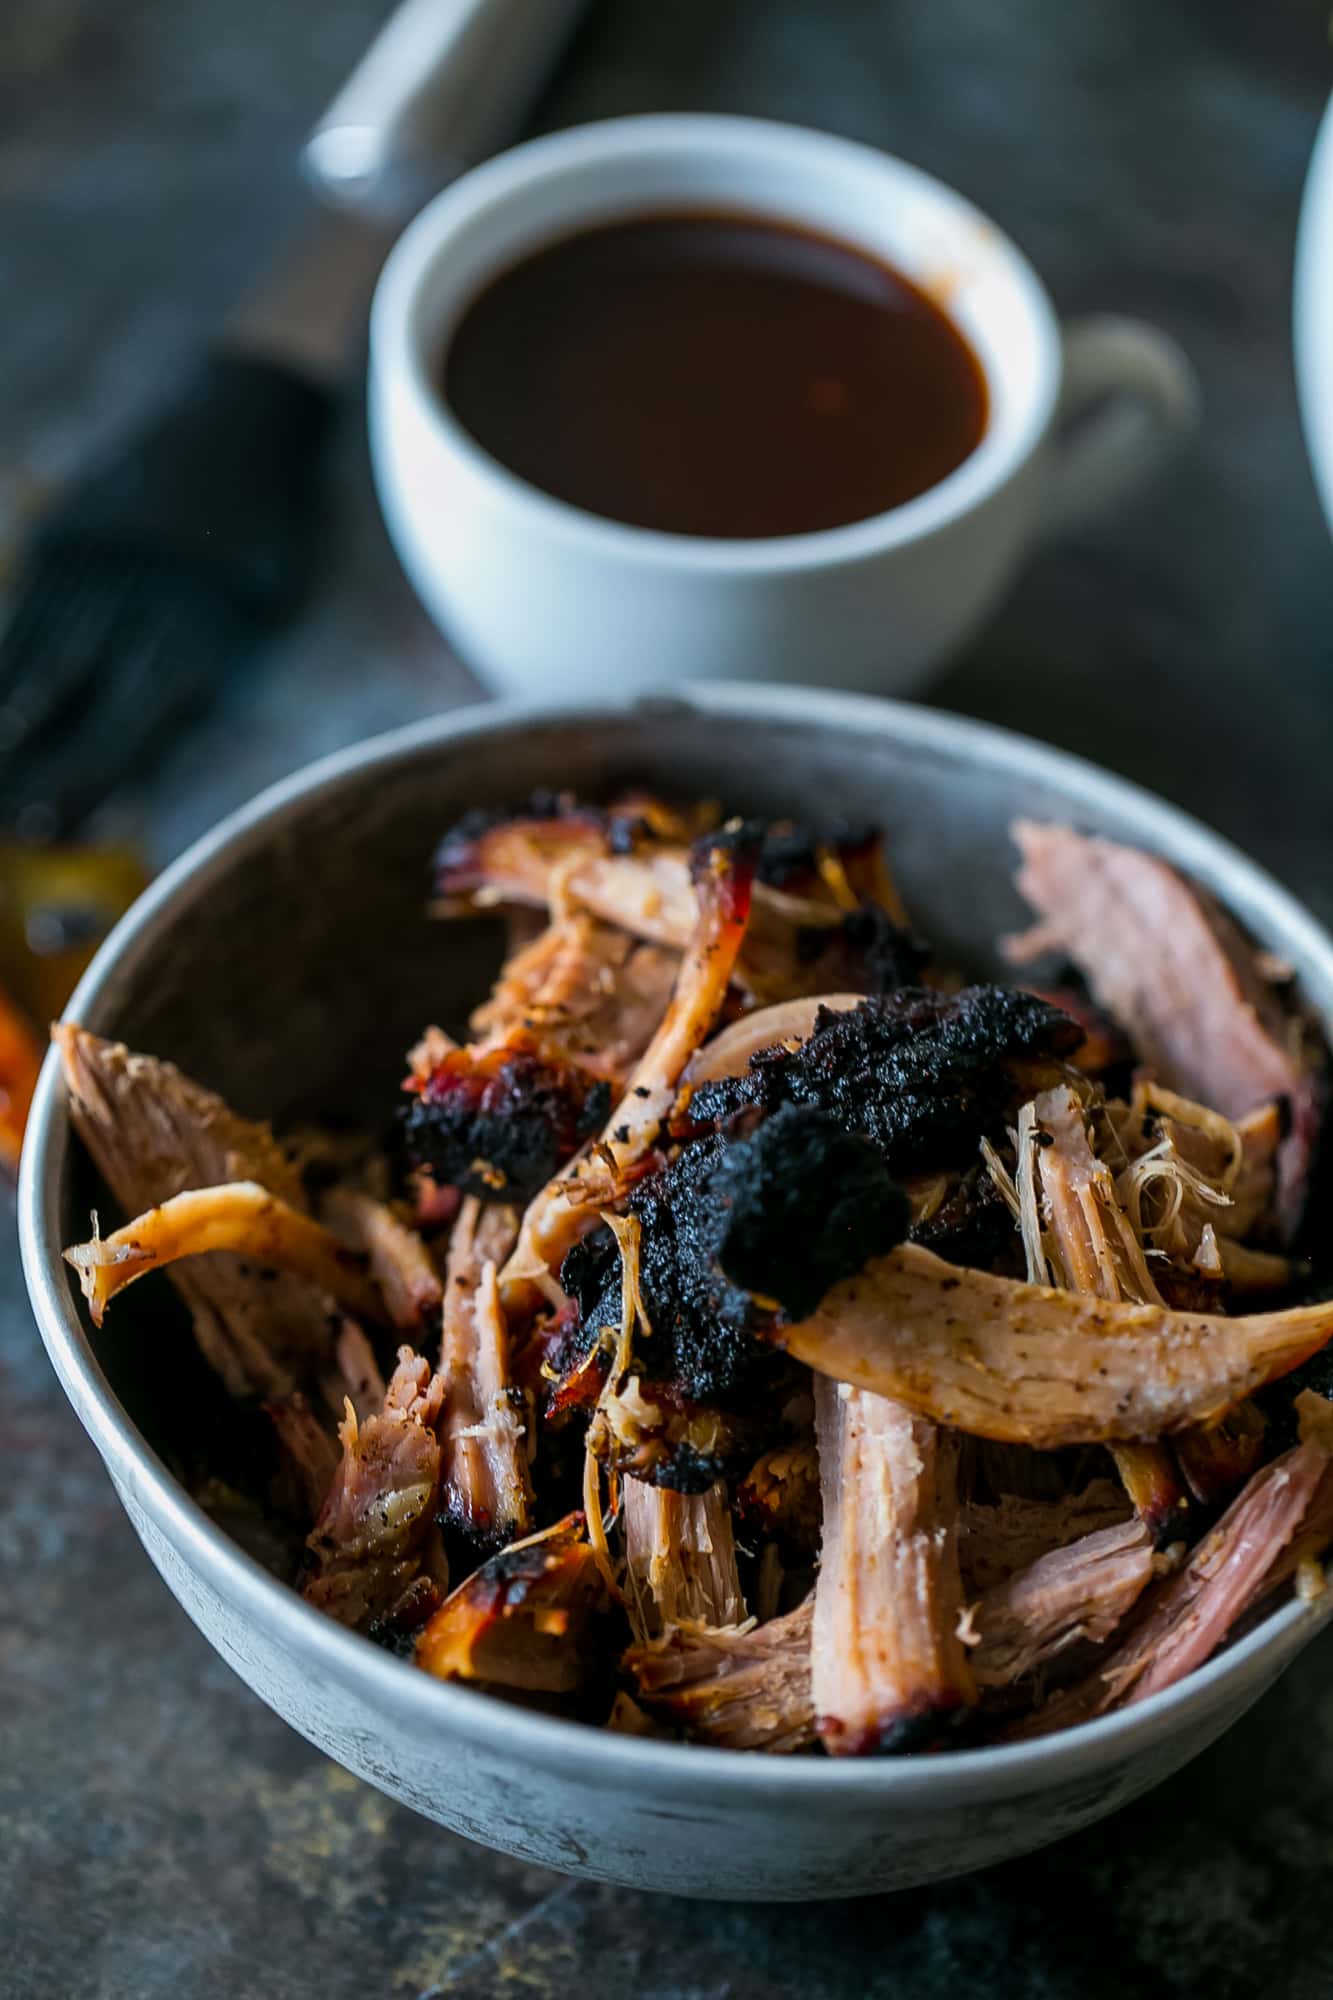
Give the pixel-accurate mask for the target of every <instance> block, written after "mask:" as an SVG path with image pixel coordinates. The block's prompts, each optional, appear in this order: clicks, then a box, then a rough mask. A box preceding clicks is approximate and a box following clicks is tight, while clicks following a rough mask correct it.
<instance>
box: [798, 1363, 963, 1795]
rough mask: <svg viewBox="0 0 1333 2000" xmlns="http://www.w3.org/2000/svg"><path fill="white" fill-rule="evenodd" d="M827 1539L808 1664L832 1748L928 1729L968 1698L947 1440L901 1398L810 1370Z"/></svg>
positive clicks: (911, 1741) (924, 1734) (922, 1737)
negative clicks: (871, 1392) (828, 1378)
mask: <svg viewBox="0 0 1333 2000" xmlns="http://www.w3.org/2000/svg"><path fill="white" fill-rule="evenodd" d="M815 1426H816V1432H817V1435H818V1439H819V1464H820V1483H821V1485H822V1487H823V1494H824V1540H823V1549H822V1552H821V1556H820V1566H819V1580H818V1583H817V1584H816V1587H815V1609H814V1622H813V1626H812V1633H811V1674H812V1686H813V1692H814V1703H815V1711H816V1713H817V1715H818V1718H819V1724H818V1726H819V1733H820V1735H821V1736H822V1737H823V1740H824V1743H825V1746H826V1748H827V1749H828V1750H829V1751H830V1752H832V1754H834V1755H835V1756H848V1755H850V1756H857V1755H863V1754H865V1753H866V1752H867V1751H880V1750H893V1749H899V1748H903V1749H905V1748H910V1747H913V1746H914V1745H916V1744H920V1743H923V1742H926V1741H930V1740H933V1739H934V1738H935V1737H937V1736H938V1734H939V1731H940V1728H941V1725H942V1724H944V1723H945V1722H946V1721H947V1720H948V1719H949V1718H950V1717H951V1716H952V1715H953V1713H954V1712H955V1711H956V1710H958V1709H960V1708H963V1707H966V1706H968V1705H970V1704H971V1703H972V1702H974V1701H975V1699H976V1690H975V1686H974V1683H973V1680H972V1675H971V1673H970V1671H969V1669H968V1665H967V1661H966V1657H965V1654H964V1651H963V1647H962V1645H961V1644H960V1641H959V1638H958V1628H959V1625H960V1622H961V1618H962V1610H963V1598H962V1583H961V1579H960V1576H959V1569H958V1544H957V1490H956V1482H955V1453H954V1446H953V1443H952V1441H951V1440H950V1439H949V1438H947V1437H945V1436H943V1435H942V1434H941V1433H940V1432H939V1431H938V1430H937V1429H936V1428H935V1426H934V1425H932V1424H929V1423H926V1422H924V1421H923V1420H922V1419H921V1418H920V1417H917V1416H914V1415H913V1413H912V1412H911V1411H910V1410H906V1409H904V1408H903V1407H902V1406H901V1405H900V1404H897V1403H893V1402H889V1401H887V1400H885V1399H884V1398H883V1397H879V1396H873V1395H867V1394H866V1393H865V1392H864V1391H863V1390H858V1389H849V1388H846V1387H844V1386H843V1385H841V1384H836V1383H832V1382H829V1381H826V1380H822V1379H821V1380H819V1381H817V1382H816V1384H815Z"/></svg>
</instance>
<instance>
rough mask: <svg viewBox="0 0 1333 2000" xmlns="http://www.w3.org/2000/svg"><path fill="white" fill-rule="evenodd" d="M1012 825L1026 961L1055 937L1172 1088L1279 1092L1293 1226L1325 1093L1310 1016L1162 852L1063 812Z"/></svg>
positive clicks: (1244, 1107) (1284, 1189)
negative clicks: (1094, 832) (1282, 992)
mask: <svg viewBox="0 0 1333 2000" xmlns="http://www.w3.org/2000/svg"><path fill="white" fill-rule="evenodd" d="M1013 834H1014V839H1015V841H1016V842H1017V844H1018V847H1019V851H1020V853H1021V855H1022V867H1021V869H1020V870H1019V874H1018V878H1017V879H1018V887H1019V889H1020V890H1021V891H1022V893H1023V895H1024V896H1025V897H1026V899H1027V901H1028V902H1029V903H1030V904H1031V905H1032V907H1033V909H1034V910H1035V911H1036V912H1037V916H1038V922H1037V925H1036V927H1035V928H1034V929H1033V930H1031V931H1029V932H1028V933H1027V934H1026V935H1025V936H1024V937H1021V938H1016V939H1013V940H1012V941H1011V943H1010V953H1011V956H1012V957H1014V958H1015V959H1016V960H1017V961H1019V962H1020V963H1026V962H1027V961H1028V960H1030V959H1032V958H1035V957H1039V956H1041V954H1043V953H1044V952H1048V951H1050V950H1053V949H1054V950H1058V951H1060V952H1062V953H1064V954H1065V955H1067V956H1068V957H1070V958H1072V959H1073V960H1074V962H1075V963H1076V964H1077V966H1078V967H1079V970H1080V971H1081V972H1082V973H1083V974H1084V976H1085V977H1086V979H1087V980H1088V983H1089V985H1090V986H1091V987H1092V990H1093V992H1094V994H1095V995H1096V996H1097V998H1098V1000H1100V1001H1101V1003H1102V1004H1103V1005H1104V1006H1105V1007H1106V1008H1108V1009H1109V1011H1110V1012H1111V1014H1112V1015H1113V1016H1114V1017H1115V1019H1116V1020H1117V1021H1118V1022H1119V1023H1120V1025H1121V1026H1122V1027H1123V1028H1124V1029H1125V1030H1126V1031H1127V1033H1128V1034H1129V1037H1130V1039H1131V1041H1132V1042H1133V1044H1134V1046H1135V1048H1136V1049H1137V1050H1138V1052H1139V1055H1140V1056H1141V1058H1142V1059H1143V1060H1144V1061H1145V1062H1147V1063H1148V1064H1150V1065H1151V1067H1152V1068H1153V1069H1154V1070H1155V1071H1156V1073H1157V1075H1158V1077H1159V1078H1160V1080H1161V1081H1162V1082H1163V1083H1164V1084H1166V1085H1167V1087H1168V1088H1169V1089H1172V1090H1179V1091H1182V1092H1183V1093H1184V1094H1185V1095H1186V1096H1187V1097H1191V1098H1196V1099H1197V1100H1198V1101H1199V1102H1200V1103H1203V1104H1208V1105H1211V1106H1213V1107H1214V1109H1216V1110H1218V1111H1221V1112H1222V1113H1223V1114H1224V1115H1225V1116H1226V1117H1228V1118H1240V1117H1242V1116H1244V1114H1245V1113H1246V1112H1249V1111H1253V1110H1254V1109H1255V1108H1256V1106H1259V1105H1261V1104H1263V1103H1265V1102H1266V1101H1267V1100H1269V1099H1281V1100H1284V1101H1285V1102H1286V1104H1287V1106H1288V1108H1289V1114H1290V1132H1289V1136H1288V1138H1287V1139H1286V1141H1285V1142H1284V1145H1283V1148H1282V1154H1281V1158H1280V1162H1279V1179H1280V1192H1279V1207H1280V1210H1281V1214H1282V1219H1283V1222H1284V1226H1285V1227H1286V1229H1287V1230H1288V1232H1290V1230H1291V1229H1293V1228H1294V1227H1295V1224H1296V1222H1297V1221H1298V1220H1299V1215H1300V1209H1301V1206H1302V1203H1303V1199H1304V1188H1305V1181H1306V1176H1307V1173H1308V1169H1309V1165H1310V1158H1311V1153H1312V1151H1313V1147H1314V1142H1315V1139H1316V1137H1317V1134H1318V1125H1319V1109H1320V1098H1321V1095H1322V1089H1321V1084H1320V1082H1319V1081H1318V1080H1317V1077H1316V1072H1315V1067H1314V1064H1313V1062H1312V1060H1311V1056H1310V1050H1309V1036H1308V1032H1307V1029H1306V1024H1305V1023H1304V1022H1303V1021H1302V1020H1301V1019H1300V1018H1299V1017H1298V1016H1297V1015H1295V1014H1293V1013H1291V1012H1290V1011H1288V1010H1287V1009H1286V1008H1285V1007H1284V1005H1283V1003H1282V1001H1281V1000H1280V998H1279V997H1278V995H1277V993H1276V992H1275V991H1274V989H1273V987H1272V986H1271V985H1269V984H1268V983H1267V982H1266V981H1265V980H1264V978H1263V977H1262V975H1261V973H1260V970H1259V966H1258V962H1257V960H1256V956H1255V953H1254V952H1253V950H1252V949H1251V947H1250V946H1249V945H1248V944H1247V943H1246V941H1245V939H1244V938H1243V937H1242V936H1241V934H1240V932H1239V930H1238V929H1237V928H1236V926H1235V924H1234V923H1233V922H1232V921H1231V919H1230V918H1229V917H1227V916H1226V915H1225V913H1224V912H1223V911H1221V910H1220V909H1219V908H1218V907H1217V906H1216V904H1214V903H1213V902H1212V901H1211V899H1210V898H1208V897H1207V896H1205V895H1204V893H1203V892H1202V891H1201V890H1199V889H1197V888H1196V887H1194V886H1193V884H1191V883H1189V882H1187V881H1186V880H1185V879H1184V877H1183V876H1181V875H1178V874H1177V873H1176V871H1175V869H1173V868H1171V867H1169V866H1168V865H1167V863H1166V862H1164V861H1161V860H1159V859H1158V858H1157V857H1156V856H1155V855H1152V854H1146V853H1144V852H1142V851H1141V850H1140V849H1138V848H1132V847H1122V846H1120V845H1119V844H1118V843H1116V842H1115V841H1111V840H1100V839H1090V838H1087V837H1085V836H1083V835H1081V834H1077V833H1075V832H1074V831H1073V829H1072V828H1070V827H1067V826H1043V825H1038V824H1036V823H1035V822H1033V821H1030V820H1020V821H1018V822H1016V823H1015V826H1014V828H1013Z"/></svg>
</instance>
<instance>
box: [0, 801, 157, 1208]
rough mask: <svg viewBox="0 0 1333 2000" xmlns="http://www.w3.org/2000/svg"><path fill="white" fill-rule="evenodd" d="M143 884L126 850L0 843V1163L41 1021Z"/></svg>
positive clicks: (34, 1067) (35, 1064)
mask: <svg viewBox="0 0 1333 2000" xmlns="http://www.w3.org/2000/svg"><path fill="white" fill-rule="evenodd" d="M147 880H148V877H147V875H146V873H145V870H144V866H143V863H142V861H141V860H140V859H139V857H138V855H137V854H135V853H134V852H133V851H132V850H131V849H130V848H128V847H109V846H108V847H91V846H90V847H42V846H38V845H36V844H35V843H32V842H27V841H20V840H0V1168H8V1169H9V1171H10V1172H12V1171H13V1170H14V1168H15V1167H16V1166H17V1165H18V1157H19V1148H20V1147H21V1145H22V1143H23V1125H24V1121H25V1119H26V1118H27V1115H28V1106H29V1104H30V1103H31V1101H32V1093H33V1088H34V1086H35V1084H36V1082H37V1072H38V1069H39V1068H40V1067H41V1060H42V1050H43V1046H44V1042H45V1033H44V1030H45V1027H46V1023H47V1022H48V1021H54V1020H57V1019H58V1018H59V1017H60V1015H61V1014H62V1013H63V1012H64V1007H65V1002H66V1001H67V1000H68V999H69V996H70V994H71V992H72V991H73V989H74V987H75V985H76V983H77V981H78V978H79V975H80V973H81V972H82V971H83V969H84V967H85V966H86V965H87V963H88V961H89V959H90V958H91V957H92V955H93V953H94V952H95V951H96V949H97V947H98V945H99V944H100V943H101V941H102V939H103V938H104V937H105V936H106V933H107V932H108V931H109V930H110V928H111V926H112V924H114V923H115V921H116V919H117V917H119V916H120V915H121V913H122V912H123V911H124V910H126V909H128V908H129V906H130V904H131V903H132V902H133V901H134V898H135V897H136V896H137V895H138V894H139V891H140V890H141V889H142V888H143V887H144V886H145V884H146V882H147ZM39 1028H40V1030H41V1031H42V1032H41V1033H40V1034H39Z"/></svg>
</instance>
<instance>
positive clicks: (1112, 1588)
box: [623, 1521, 1153, 1754]
mask: <svg viewBox="0 0 1333 2000" xmlns="http://www.w3.org/2000/svg"><path fill="white" fill-rule="evenodd" d="M1152 1574H1153V1557H1152V1551H1151V1549H1150V1548H1149V1546H1148V1541H1147V1537H1146V1535H1145V1533H1144V1530H1143V1526H1142V1524H1141V1523H1140V1522H1138V1521H1121V1522H1119V1523H1117V1524H1116V1525H1115V1526H1113V1527H1109V1528H1102V1529H1098V1530H1096V1531H1095V1532H1094V1533H1092V1534H1089V1535H1085V1536H1082V1537H1080V1538H1079V1539H1078V1540H1077V1541H1075V1542H1073V1543H1071V1544H1069V1546H1067V1547H1066V1548H1062V1549H1058V1550H1054V1551H1048V1552H1047V1553H1046V1554H1044V1555H1042V1556H1040V1557H1038V1558H1037V1559H1036V1560H1035V1561H1034V1562H1032V1563H1031V1564H1029V1565H1027V1566H1026V1567H1025V1568H1024V1569H1023V1570H1022V1571H1020V1572H1019V1573H1017V1574H1016V1575H1014V1576H1012V1577H1010V1578H1008V1579H1006V1580H1004V1581H1003V1582H1001V1583H998V1584H997V1585H996V1586H995V1587H994V1588H993V1589H991V1590H988V1591H986V1592H984V1593H983V1594H982V1595H981V1596H980V1598H978V1599H977V1600H976V1601H974V1602H973V1603H971V1604H970V1605H968V1606H967V1608H966V1610H965V1611H964V1612H963V1614H962V1615H961V1616H960V1619H959V1629H960V1630H961V1631H962V1632H963V1633H964V1634H965V1635H966V1639H967V1644H968V1648H969V1650H968V1659H969V1664H970V1667H971V1671H972V1674H973V1676H974V1678H975V1680H976V1682H977V1684H978V1686H980V1687H983V1688H986V1689H988V1690H991V1691H996V1690H999V1689H1003V1688H1008V1687H1013V1686H1014V1685H1015V1684H1016V1683H1018V1682H1019V1681H1021V1680H1025V1679H1027V1680H1030V1679H1031V1678H1032V1677H1033V1676H1034V1675H1036V1674H1037V1673H1039V1672H1040V1671H1041V1670H1042V1669H1044V1668H1046V1667H1049V1666H1051V1665H1052V1664H1053V1663H1054V1662H1056V1661H1057V1660H1059V1659H1060V1658H1061V1657H1062V1656H1063V1655H1066V1654H1070V1653H1072V1652H1073V1649H1074V1648H1075V1647H1077V1646H1079V1645H1082V1644H1086V1643H1097V1642H1099V1641H1101V1640H1104V1639H1105V1638H1106V1637H1107V1636H1108V1635H1109V1634H1110V1633H1111V1632H1113V1631H1114V1630H1115V1628H1116V1626H1117V1625H1118V1624H1119V1623H1120V1622H1121V1620H1122V1619H1123V1618H1124V1617H1125V1616H1126V1614H1127V1613H1128V1612H1129V1611H1130V1610H1131V1609H1132V1608H1133V1605H1134V1603H1135V1601H1136V1599H1137V1598H1138V1597H1139V1595H1140V1593H1141V1592H1142V1591H1143V1589H1144V1588H1145V1586H1146V1585H1147V1584H1148V1583H1149V1582H1150V1580H1151V1578H1152ZM817 1615H818V1613H817V1603H816V1599H815V1598H814V1597H808V1598H806V1599H805V1601H804V1603H802V1604H800V1605H798V1606H797V1608H796V1609H795V1610H794V1611H789V1612H787V1613H786V1614H785V1616H783V1617H781V1618H774V1619H771V1620H770V1621H769V1622H768V1623H767V1624H764V1625H756V1626H750V1627H743V1628H740V1629H737V1628H735V1627H731V1628H723V1629H717V1628H715V1627H711V1626H707V1625H682V1626H679V1627H677V1628H675V1629H674V1630H672V1631H669V1632H667V1633H666V1634H664V1636H663V1637H661V1638H660V1639H656V1640H650V1641H648V1642H646V1643H640V1644H638V1645H635V1646H632V1647H631V1648H630V1649H629V1651H628V1652H627V1653H626V1655H625V1658H624V1662H623V1664H624V1667H625V1669H626V1671H627V1672H628V1673H629V1674H630V1676H631V1678H632V1679H633V1682H634V1686H635V1691H636V1694H637V1695H638V1698H639V1700H640V1701H641V1702H642V1703H643V1704H644V1706H645V1707H646V1708H648V1709H649V1710H651V1711H652V1712H654V1713H655V1714H657V1715H659V1716H661V1717H662V1718H663V1719H664V1720H669V1721H671V1722H673V1723H675V1724H676V1726H677V1727H678V1728H681V1729H683V1730H684V1731H685V1733H686V1734H687V1735H688V1736H690V1737H691V1738H692V1739H693V1740H694V1741H696V1742H700V1743H712V1744H715V1745H717V1746H718V1747H720V1748H724V1749H731V1750H765V1751H768V1752H770V1753H773V1754H791V1753H792V1752H794V1751H799V1750H805V1749H808V1748H809V1747H810V1746H811V1745H812V1744H813V1743H814V1742H815V1740H816V1734H817V1731H816V1701H815V1693H814V1680H813V1659H814V1655H813V1652H812V1639H813V1636H814V1631H815V1623H816V1618H817Z"/></svg>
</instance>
